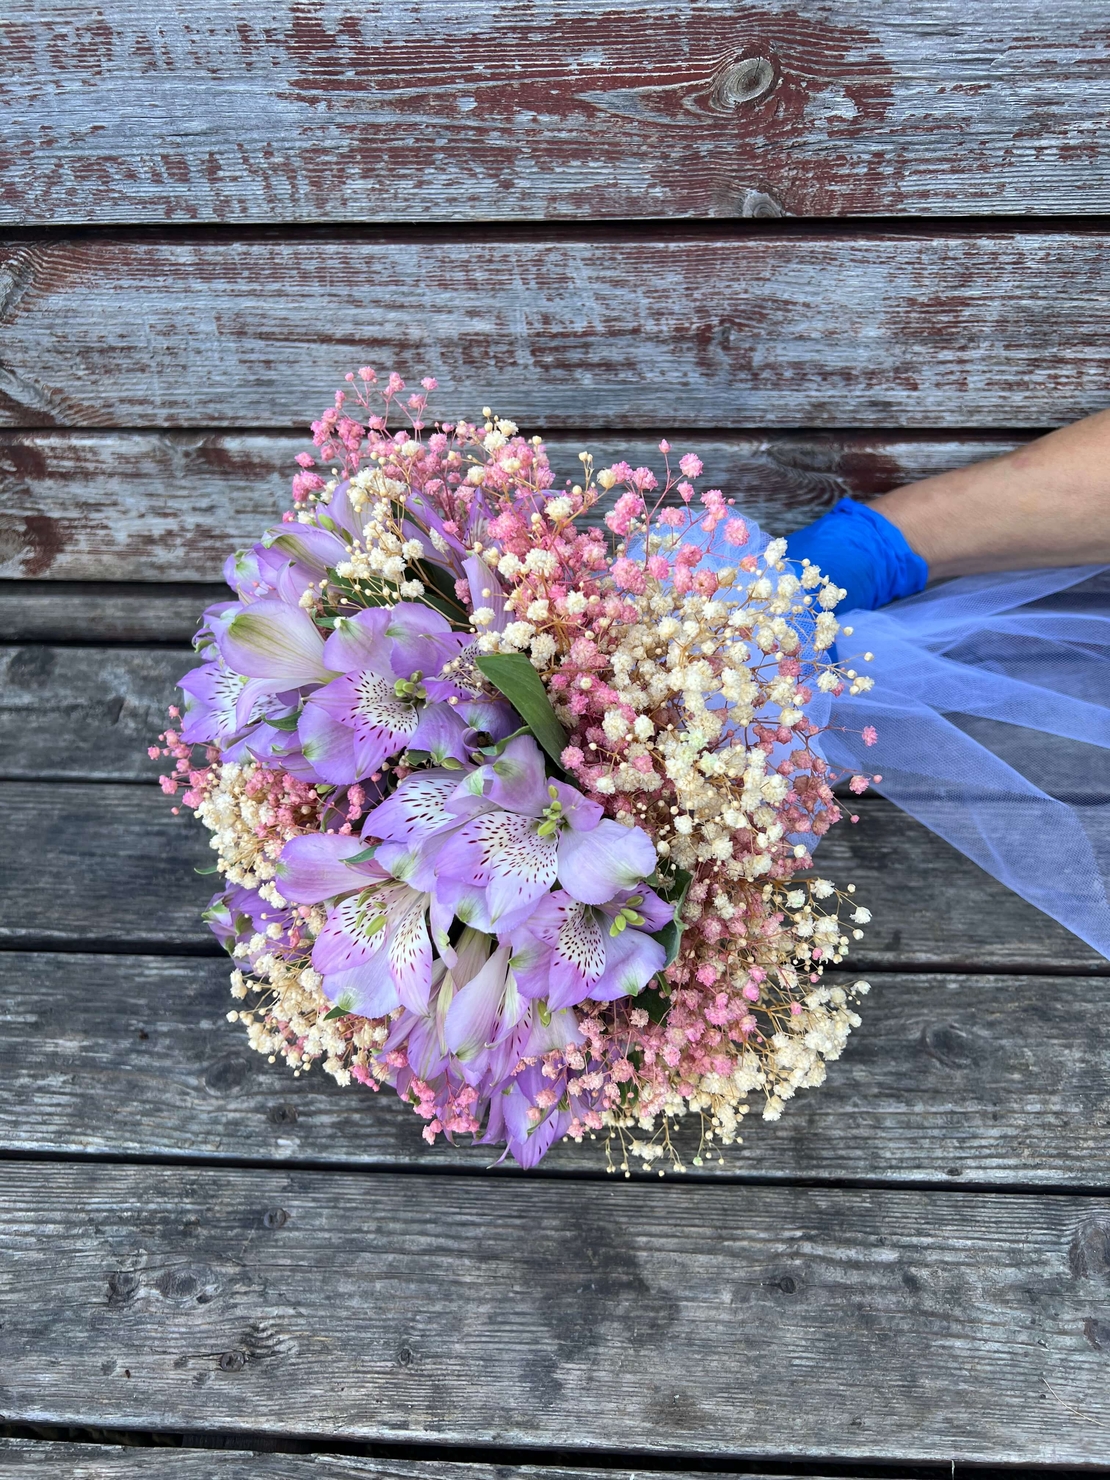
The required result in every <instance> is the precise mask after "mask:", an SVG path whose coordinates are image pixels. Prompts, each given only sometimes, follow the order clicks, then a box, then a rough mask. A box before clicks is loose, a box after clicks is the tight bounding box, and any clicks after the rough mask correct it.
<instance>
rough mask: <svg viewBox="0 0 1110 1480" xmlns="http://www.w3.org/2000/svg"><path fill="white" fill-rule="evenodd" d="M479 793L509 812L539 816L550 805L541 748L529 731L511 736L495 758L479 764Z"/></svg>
mask: <svg viewBox="0 0 1110 1480" xmlns="http://www.w3.org/2000/svg"><path fill="white" fill-rule="evenodd" d="M481 777H482V794H483V795H484V796H485V797H486V799H487V800H488V801H491V802H493V803H494V805H495V806H498V807H504V808H506V810H507V811H509V812H522V813H524V814H525V815H526V816H529V817H538V816H539V815H540V813H541V812H542V811H543V809H544V808H545V807H547V806H549V805H550V803H551V797H550V796H549V794H548V790H547V788H548V784H549V783H548V780H547V771H546V768H545V766H544V759H543V752H542V751H541V750H540V748H539V746H538V745H537V744H536V742H535V741H534V740H533V739H532V737H531V735H518V736H517V737H516V739H515V740H510V741H509V743H508V745H506V746H505V749H504V750H503V751H502V752H501V754H500V755H499V756H498V757H497V759H496V760H495V761H490V762H489V763H488V764H487V765H484V766H482V767H481Z"/></svg>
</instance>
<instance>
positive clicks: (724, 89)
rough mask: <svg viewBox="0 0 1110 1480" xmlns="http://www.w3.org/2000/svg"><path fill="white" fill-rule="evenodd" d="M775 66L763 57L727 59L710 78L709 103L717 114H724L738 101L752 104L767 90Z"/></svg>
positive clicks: (736, 106) (773, 78) (737, 105)
mask: <svg viewBox="0 0 1110 1480" xmlns="http://www.w3.org/2000/svg"><path fill="white" fill-rule="evenodd" d="M774 80H775V69H774V67H773V66H772V65H771V63H770V62H769V61H768V60H767V58H766V57H745V58H744V59H743V61H740V62H729V63H728V65H727V66H725V67H722V68H721V70H720V71H719V72H718V73H717V76H716V77H715V78H714V80H713V88H712V90H711V92H710V94H709V106H710V107H711V108H712V109H713V110H714V111H715V112H717V113H727V112H729V111H730V109H732V108H739V107H740V105H741V104H742V103H752V102H754V101H755V100H756V98H761V97H763V95H764V94H765V93H766V92H767V91H768V90H769V89H770V87H771V85H772V84H773V82H774Z"/></svg>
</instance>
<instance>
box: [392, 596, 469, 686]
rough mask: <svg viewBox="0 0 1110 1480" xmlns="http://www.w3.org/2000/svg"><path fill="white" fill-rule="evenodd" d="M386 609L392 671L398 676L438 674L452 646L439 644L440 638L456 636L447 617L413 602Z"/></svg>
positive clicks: (401, 602)
mask: <svg viewBox="0 0 1110 1480" xmlns="http://www.w3.org/2000/svg"><path fill="white" fill-rule="evenodd" d="M385 610H386V611H387V612H388V614H389V624H388V626H387V627H386V629H385V630H386V636H387V637H389V638H390V639H391V640H392V663H393V672H394V673H395V674H396V675H397V677H398V678H409V677H411V676H412V674H414V673H423V674H425V675H428V674H437V673H438V672H439V670H440V669H441V668H442V667H443V664H444V662H445V660H446V658H447V657H449V656H450V652H451V648H452V647H454V642H452V643H450V644H449V646H448V647H447V648H444V647H443V645H442V639H443V638H454V636H455V634H454V633H453V632H452V630H451V623H450V622H449V621H448V620H447V618H446V617H442V616H440V614H439V612H437V611H433V610H432V608H431V607H430V606H422V605H421V604H420V603H419V602H416V601H399V602H398V603H397V605H396V606H392V607H387V608H385Z"/></svg>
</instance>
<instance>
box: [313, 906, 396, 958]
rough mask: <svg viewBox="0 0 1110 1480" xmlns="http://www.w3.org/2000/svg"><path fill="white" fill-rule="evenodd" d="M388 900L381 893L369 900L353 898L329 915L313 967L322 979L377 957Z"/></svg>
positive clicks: (384, 931) (385, 921)
mask: <svg viewBox="0 0 1110 1480" xmlns="http://www.w3.org/2000/svg"><path fill="white" fill-rule="evenodd" d="M388 906H389V899H388V896H387V895H386V892H385V890H384V889H382V890H380V891H377V892H376V893H375V894H374V895H371V896H370V897H369V898H364V897H363V896H362V895H360V894H352V895H350V896H349V897H348V898H347V899H342V900H340V901H339V903H338V904H337V905H336V906H335V907H334V909H333V910H332V911H331V913H330V914H329V915H328V921H327V924H326V925H325V926H324V928H323V929H322V930H321V931H320V934H319V935H318V936H317V937H316V944H315V945H314V946H313V948H312V964H313V966H314V967H315V968H316V970H317V971H318V972H320V974H321V975H322V976H329V975H330V974H331V973H332V972H333V971H349V970H350V969H351V967H352V966H361V965H362V963H363V962H364V961H371V960H373V959H374V957H375V956H377V955H379V953H380V952H381V949H382V947H383V946H384V945H385V939H386V933H387V932H386V926H387V924H388V913H387V911H388Z"/></svg>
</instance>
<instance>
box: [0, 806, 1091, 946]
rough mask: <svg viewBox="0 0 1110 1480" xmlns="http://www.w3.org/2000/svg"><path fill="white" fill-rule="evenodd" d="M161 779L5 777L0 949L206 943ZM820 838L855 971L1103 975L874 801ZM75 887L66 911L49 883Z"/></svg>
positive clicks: (193, 863) (1006, 895) (179, 829)
mask: <svg viewBox="0 0 1110 1480" xmlns="http://www.w3.org/2000/svg"><path fill="white" fill-rule="evenodd" d="M170 805H171V803H170V799H168V798H166V797H163V796H162V794H161V792H160V791H158V789H157V787H154V786H150V787H146V786H128V785H110V784H104V783H99V784H98V783H87V784H86V783H80V782H70V783H64V784H60V785H53V786H51V785H47V784H44V783H40V782H21V781H7V782H2V783H0V809H2V813H3V816H4V819H5V824H6V838H7V843H6V847H5V853H4V857H3V858H2V859H0V943H3V944H6V945H8V946H9V947H23V948H25V949H38V948H39V947H40V945H41V946H44V947H49V948H50V949H55V950H65V949H67V948H79V949H82V950H84V949H93V950H97V949H104V948H119V947H120V946H126V947H128V948H130V949H134V950H139V951H142V950H166V949H174V948H177V947H183V948H186V949H190V950H197V949H206V948H209V947H210V945H211V944H212V936H211V934H210V933H209V931H208V929H207V928H206V927H205V926H204V925H203V924H202V922H201V920H200V911H201V909H202V908H203V907H204V905H205V904H206V903H207V901H208V898H209V896H210V894H211V892H212V886H213V880H212V879H211V878H201V877H198V876H197V875H196V874H195V873H194V872H193V869H194V868H195V867H208V866H209V865H210V864H211V863H212V861H213V854H212V852H211V850H210V849H209V847H208V835H207V833H206V832H205V831H204V829H203V828H202V827H201V826H200V824H199V823H197V822H195V821H194V820H193V819H192V818H191V817H189V816H188V815H187V814H186V815H183V816H181V817H174V816H172V815H171V812H170ZM857 812H858V815H859V816H860V819H861V820H860V823H859V825H858V826H856V827H853V826H852V825H851V824H850V823H847V822H845V823H844V824H842V825H841V826H838V827H836V828H834V829H833V830H832V831H831V832H830V833H829V835H828V836H827V837H826V838H825V839H824V840H823V841H822V843H821V849H820V852H819V853H818V855H817V856H818V860H819V863H820V868H821V872H822V873H824V874H827V875H828V876H829V877H831V878H834V879H836V880H837V882H838V883H840V884H848V883H853V882H854V883H855V884H856V885H857V888H858V897H859V899H860V900H861V901H862V902H863V903H865V904H866V905H867V907H868V908H869V909H870V910H871V911H872V913H873V915H874V921H873V923H872V924H871V926H869V928H868V930H867V936H866V939H865V940H864V941H862V942H860V944H859V945H858V946H857V947H856V950H855V951H854V952H853V956H852V969H853V970H857V969H858V970H860V971H865V970H867V969H869V968H870V967H871V966H875V967H876V968H879V969H886V970H894V969H897V968H900V967H908V968H911V969H917V968H921V969H928V968H934V969H938V970H939V969H946V970H947V969H952V968H955V969H957V970H969V971H974V970H980V971H988V970H1006V969H1007V968H1013V969H1017V970H1035V971H1042V972H1045V971H1047V972H1052V971H1062V972H1068V971H1088V972H1092V973H1093V974H1096V975H1097V974H1100V973H1103V972H1105V971H1107V970H1108V969H1110V968H1108V967H1107V963H1106V961H1105V959H1104V958H1103V957H1101V956H1099V955H1097V954H1096V953H1095V952H1094V951H1093V950H1092V949H1091V948H1090V947H1089V946H1087V945H1085V944H1084V943H1083V942H1082V941H1080V940H1079V939H1078V938H1077V937H1075V936H1072V935H1071V934H1070V933H1069V932H1068V931H1066V930H1065V929H1064V928H1063V926H1061V925H1057V924H1055V922H1053V921H1051V920H1049V919H1048V918H1047V917H1046V916H1044V915H1042V914H1040V913H1039V912H1038V911H1037V910H1035V909H1033V908H1032V906H1031V905H1027V904H1026V903H1025V902H1024V901H1023V900H1021V899H1019V898H1018V897H1017V895H1015V894H1011V893H1010V891H1009V890H1008V889H1005V888H1004V887H1003V886H1002V885H1001V884H999V883H997V881H995V880H993V879H991V878H990V877H989V876H988V875H986V874H984V873H983V872H982V870H980V869H979V868H977V867H976V866H975V865H974V864H973V863H971V862H969V861H968V860H967V859H965V858H964V857H963V855H962V854H959V853H957V852H956V851H955V850H954V849H953V848H951V847H949V845H948V844H947V843H945V842H943V841H942V840H941V839H939V838H937V837H935V836H934V835H933V834H931V833H929V832H927V831H926V830H925V829H924V828H923V827H921V826H920V824H918V823H915V822H913V821H912V820H911V819H910V818H908V817H907V816H906V815H905V814H904V813H902V812H900V811H898V810H897V809H896V808H895V807H893V806H892V805H891V804H890V803H888V802H885V801H883V800H882V798H879V797H874V798H872V797H864V798H861V799H860V803H859V805H858V807H857ZM61 878H65V879H66V880H68V881H70V883H71V886H72V887H71V889H70V890H69V892H67V894H66V896H65V900H64V907H63V906H62V905H61V904H60V902H59V898H58V895H57V893H56V889H55V887H54V886H55V883H56V881H57V880H58V879H61Z"/></svg>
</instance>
